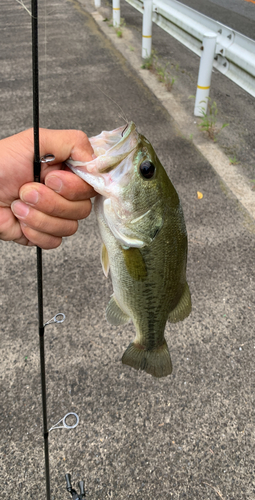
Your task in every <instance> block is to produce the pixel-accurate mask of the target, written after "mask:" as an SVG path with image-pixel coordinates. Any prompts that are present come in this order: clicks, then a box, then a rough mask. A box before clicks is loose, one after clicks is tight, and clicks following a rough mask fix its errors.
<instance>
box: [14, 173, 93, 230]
mask: <svg viewBox="0 0 255 500" xmlns="http://www.w3.org/2000/svg"><path fill="white" fill-rule="evenodd" d="M19 194H20V198H21V200H22V201H24V203H26V204H28V205H31V206H32V207H35V208H36V210H38V211H39V212H43V213H44V214H47V215H51V216H52V217H60V218H63V219H70V220H81V219H85V218H86V217H88V215H89V214H90V212H91V206H92V205H91V201H90V199H88V200H83V201H69V200H66V198H63V197H62V196H60V195H59V194H57V193H55V192H54V191H52V190H51V189H49V188H48V187H46V186H44V184H39V183H36V182H34V183H33V182H31V183H29V184H24V186H22V188H21V189H20V191H19ZM14 206H16V205H14ZM23 211H24V207H23ZM14 213H15V215H16V212H14ZM22 215H23V213H22ZM24 215H25V216H26V214H25V213H24ZM26 223H27V221H26Z"/></svg>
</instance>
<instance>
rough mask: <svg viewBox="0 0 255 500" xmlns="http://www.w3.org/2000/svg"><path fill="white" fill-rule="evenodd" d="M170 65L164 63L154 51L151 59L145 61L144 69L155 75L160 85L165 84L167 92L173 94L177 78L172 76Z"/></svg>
mask: <svg viewBox="0 0 255 500" xmlns="http://www.w3.org/2000/svg"><path fill="white" fill-rule="evenodd" d="M168 66H169V63H166V64H164V63H162V62H161V61H160V60H159V58H158V56H157V54H156V52H155V51H154V50H153V51H152V53H151V55H150V57H148V58H147V59H145V60H144V63H143V65H142V69H147V70H149V71H151V73H153V74H154V75H155V76H156V77H157V79H158V81H159V82H160V83H163V85H164V86H165V88H166V90H167V91H168V92H171V90H172V87H173V85H174V82H175V80H176V79H175V78H174V77H172V76H171V74H170V71H169V69H168Z"/></svg>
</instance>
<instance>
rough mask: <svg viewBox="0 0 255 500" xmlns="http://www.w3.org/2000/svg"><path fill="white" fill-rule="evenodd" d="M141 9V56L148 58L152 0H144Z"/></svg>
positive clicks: (149, 52)
mask: <svg viewBox="0 0 255 500" xmlns="http://www.w3.org/2000/svg"><path fill="white" fill-rule="evenodd" d="M143 5H144V11H143V42H142V58H143V59H148V57H150V55H151V36H152V7H153V0H144V4H143Z"/></svg>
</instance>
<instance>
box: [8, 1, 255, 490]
mask: <svg viewBox="0 0 255 500" xmlns="http://www.w3.org/2000/svg"><path fill="white" fill-rule="evenodd" d="M105 8H107V6H105ZM91 10H93V9H92V6H91V4H89V3H88V2H85V0H82V1H81V2H78V0H61V2H59V1H58V0H52V1H51V2H50V4H49V2H46V4H43V5H42V6H41V7H40V12H39V15H40V30H39V50H40V125H41V126H42V127H47V128H78V129H82V130H84V131H85V132H86V133H87V134H88V135H89V136H91V135H95V134H98V133H100V132H101V130H103V129H104V130H111V129H113V128H115V127H117V126H120V125H122V124H123V119H122V117H121V116H120V115H121V114H122V112H123V113H124V115H125V116H126V117H127V118H128V120H131V119H132V120H133V121H134V122H135V123H136V125H137V127H138V129H139V131H140V132H142V133H143V134H144V135H145V136H146V137H147V138H148V139H149V140H150V142H151V143H152V145H153V147H154V149H155V151H156V152H157V154H158V156H159V158H160V160H161V162H162V164H163V165H164V167H165V169H166V171H167V172H168V174H169V176H170V178H171V180H172V182H173V183H174V185H175V187H176V189H177V191H178V193H179V195H180V198H181V202H182V206H183V210H184V215H185V220H186V225H187V230H188V238H189V254H188V272H187V276H188V282H189V285H190V289H191V294H192V303H193V311H192V314H191V315H190V316H189V318H187V319H186V320H185V321H184V322H182V323H177V324H176V325H173V324H171V325H170V324H169V325H167V327H166V338H167V342H168V345H169V350H170V353H171V358H172V363H173V373H172V375H171V376H169V377H167V378H164V379H159V380H157V379H154V378H153V377H151V376H150V375H147V374H145V373H142V372H137V371H135V370H133V369H132V368H129V367H127V366H122V364H121V356H122V354H123V352H124V350H125V349H126V347H127V346H128V344H129V342H130V341H131V339H133V337H134V328H133V326H132V325H131V324H128V325H126V326H124V327H112V326H111V325H109V324H108V323H107V321H106V319H105V314H104V310H105V307H106V305H107V303H108V301H109V298H110V295H111V293H112V287H111V281H110V279H107V280H106V279H105V278H104V276H103V273H102V269H101V265H100V258H99V251H100V239H99V233H98V229H97V225H96V220H95V215H94V213H92V214H91V215H90V216H89V218H88V219H86V220H85V221H83V222H81V223H80V225H79V230H78V232H77V233H76V234H75V235H74V236H73V237H71V238H66V239H64V241H63V243H62V245H61V247H59V248H58V249H57V250H51V251H44V252H43V268H44V316H45V321H47V320H48V319H50V318H51V317H52V316H54V315H55V314H56V313H57V312H62V313H64V314H65V315H66V320H65V322H64V323H63V324H60V325H53V326H51V325H49V326H47V327H46V334H45V335H46V339H45V340H46V378H47V389H48V418H49V427H51V426H52V425H54V424H55V423H56V422H58V421H59V420H60V419H61V418H63V417H64V415H65V414H66V413H68V412H76V413H77V414H78V415H79V418H80V422H79V425H78V426H77V427H76V428H75V429H73V430H67V429H60V430H53V431H51V432H50V470H51V489H52V500H53V499H54V500H63V499H65V498H66V499H68V498H71V497H70V495H68V493H67V492H66V491H65V481H64V475H65V473H67V472H69V473H71V474H72V479H73V482H74V484H75V486H76V485H77V482H78V481H79V480H81V479H83V480H84V481H85V486H86V498H88V499H92V500H98V499H108V498H111V499H116V500H122V499H123V500H124V499H125V500H126V499H133V500H154V499H157V500H165V499H167V500H168V499H173V500H179V499H190V500H198V499H199V500H214V499H215V500H217V499H218V498H221V499H223V500H254V498H255V480H254V445H255V433H254V403H255V402H254V385H255V384H254V381H255V373H254V353H255V339H254V319H255V318H254V261H255V251H254V248H255V245H254V240H255V221H254V218H253V217H252V216H251V214H250V212H249V211H248V210H247V209H246V208H245V207H244V205H243V204H242V203H240V201H238V199H237V198H236V196H235V195H234V194H233V191H232V190H231V189H230V188H229V187H228V185H227V183H226V182H225V181H224V180H222V178H221V176H220V175H219V174H217V173H216V171H215V169H214V168H213V167H212V165H211V164H210V163H209V162H208V161H207V160H206V159H205V156H204V155H202V153H201V151H200V150H199V149H198V148H197V146H196V144H195V142H194V141H193V140H192V139H191V137H190V135H189V134H188V133H187V132H186V130H181V129H180V127H179V125H178V122H177V120H176V119H175V118H173V117H172V116H171V115H170V114H169V112H168V111H167V109H166V107H165V106H164V105H163V104H164V103H163V100H164V99H163V98H162V99H160V98H159V97H157V96H156V94H155V93H154V92H152V91H151V89H150V88H149V86H148V85H147V84H145V83H144V80H143V79H142V78H141V75H140V72H139V71H136V70H135V69H134V66H132V64H131V62H129V61H128V62H127V59H126V58H124V56H123V54H122V53H121V52H120V51H119V50H118V48H117V45H115V44H113V43H112V41H111V37H110V36H106V34H105V33H104V32H103V31H102V29H100V27H99V26H100V22H101V21H100V19H99V21H100V22H99V21H98V22H96V21H95V20H94V18H93V17H92V15H91V14H90V13H89V12H88V11H91ZM30 22H31V19H30V16H29V14H28V13H27V12H26V11H25V10H24V8H23V7H22V6H21V5H20V4H19V3H17V2H16V1H15V0H3V1H2V6H1V10H0V24H1V31H0V40H1V79H0V85H1V91H0V106H1V111H2V112H1V117H0V121H1V128H0V130H1V137H5V136H7V135H10V134H13V133H16V132H19V131H21V130H24V129H25V128H28V127H30V126H32V89H31V29H30ZM108 28H109V29H110V27H107V29H108ZM113 36H115V37H116V34H115V33H113ZM126 36H127V38H126V39H125V37H124V36H123V40H124V44H125V45H126V47H129V51H130V53H133V52H134V53H136V39H137V36H140V35H139V30H136V29H135V26H133V27H132V30H131V31H127V35H126ZM116 38H117V37H116ZM173 47H174V46H173ZM172 50H174V49H172ZM179 50H180V49H179ZM184 75H185V73H184ZM191 80H192V79H191ZM224 85H225V84H224ZM232 86H233V84H230V89H232V88H233V87H232ZM181 89H182V85H181V84H180V86H179V89H178V91H181ZM105 94H106V95H109V97H110V98H112V99H114V101H116V103H117V104H119V105H120V106H121V108H122V112H120V110H119V108H118V106H117V105H115V104H114V103H113V102H112V100H110V99H108V98H107V97H106V95H105ZM176 95H177V94H176ZM231 95H232V94H231ZM242 96H244V97H243V106H244V107H245V102H246V101H245V99H246V95H245V93H244V92H239V97H238V99H239V101H238V100H237V103H239V105H240V107H241V102H242ZM174 97H175V94H174V93H173V98H174ZM247 99H250V98H249V97H248V98H247ZM177 100H178V99H177ZM188 111H189V108H188V107H187V112H188ZM240 122H241V124H243V123H244V122H245V118H244V117H242V116H241V113H240ZM236 137H238V136H236ZM204 140H205V141H207V142H205V144H208V148H209V147H210V142H209V140H208V139H206V138H205V139H204ZM236 142H238V139H236ZM201 143H202V138H201ZM203 144H204V143H203ZM219 146H220V145H219ZM215 154H216V153H215ZM230 167H231V166H230ZM251 169H252V166H248V169H247V171H248V172H251ZM245 182H246V181H245ZM198 191H199V192H201V193H202V194H203V198H202V199H198V196H197V192H198ZM0 287H1V295H0V307H1V337H0V349H1V368H0V377H1V409H0V430H1V456H0V463H1V470H0V485H1V494H2V497H3V498H12V499H14V500H16V499H17V500H18V499H27V498H31V499H35V498H36V499H39V500H42V499H45V498H46V495H45V483H44V459H43V437H42V410H41V388H40V377H39V341H38V333H37V297H36V251H35V249H34V248H23V247H21V246H18V245H15V244H14V243H11V242H10V243H5V242H0Z"/></svg>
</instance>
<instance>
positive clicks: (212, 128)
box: [192, 96, 229, 142]
mask: <svg viewBox="0 0 255 500" xmlns="http://www.w3.org/2000/svg"><path fill="white" fill-rule="evenodd" d="M192 97H193V96H192ZM203 102H204V103H206V101H201V103H203ZM200 109H201V112H202V115H203V116H202V119H201V122H200V123H199V125H198V126H199V127H200V128H201V129H202V130H203V131H205V132H206V133H207V134H208V136H209V137H210V139H212V140H213V141H215V142H216V140H217V136H218V135H219V133H220V132H221V130H222V129H223V128H225V127H228V125H229V124H228V123H223V125H222V126H221V127H219V126H218V125H217V114H218V107H217V104H216V102H215V101H213V102H211V98H210V97H208V112H207V113H206V112H205V108H204V107H203V106H201V107H200Z"/></svg>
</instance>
